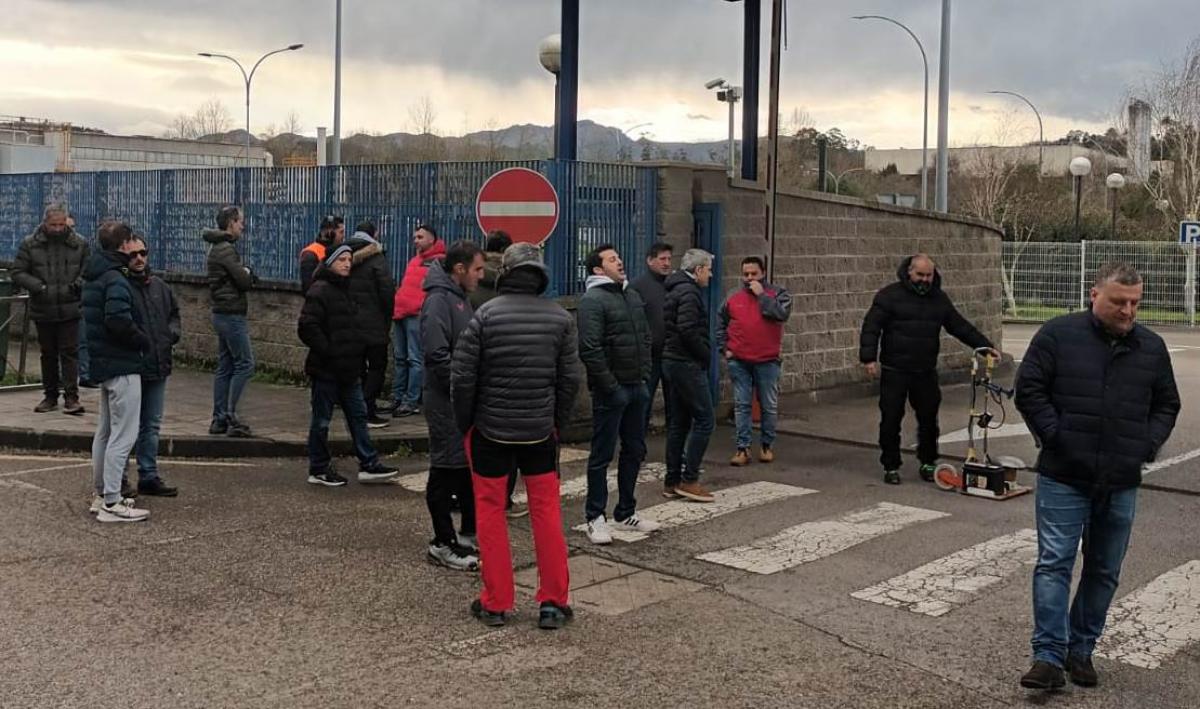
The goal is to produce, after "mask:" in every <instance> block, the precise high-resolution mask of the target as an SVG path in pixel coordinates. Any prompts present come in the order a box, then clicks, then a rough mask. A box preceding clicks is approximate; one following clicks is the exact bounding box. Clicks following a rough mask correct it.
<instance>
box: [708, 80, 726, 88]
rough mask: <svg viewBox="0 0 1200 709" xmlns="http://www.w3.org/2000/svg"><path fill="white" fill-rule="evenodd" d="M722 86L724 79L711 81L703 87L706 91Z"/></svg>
mask: <svg viewBox="0 0 1200 709" xmlns="http://www.w3.org/2000/svg"><path fill="white" fill-rule="evenodd" d="M724 85H725V80H724V79H713V80H712V81H710V82H708V83H706V84H705V85H704V88H706V89H715V88H717V87H718V86H724Z"/></svg>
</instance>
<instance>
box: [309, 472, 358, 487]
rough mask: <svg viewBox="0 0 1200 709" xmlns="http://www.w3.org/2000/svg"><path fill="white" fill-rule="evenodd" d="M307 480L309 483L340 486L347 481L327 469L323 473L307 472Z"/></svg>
mask: <svg viewBox="0 0 1200 709" xmlns="http://www.w3.org/2000/svg"><path fill="white" fill-rule="evenodd" d="M308 482H309V484H310V485H324V486H325V487H341V486H343V485H345V484H346V483H347V482H348V481H347V480H346V478H343V477H342V476H341V475H338V474H337V473H335V472H333V471H332V470H327V471H325V472H323V473H309V474H308Z"/></svg>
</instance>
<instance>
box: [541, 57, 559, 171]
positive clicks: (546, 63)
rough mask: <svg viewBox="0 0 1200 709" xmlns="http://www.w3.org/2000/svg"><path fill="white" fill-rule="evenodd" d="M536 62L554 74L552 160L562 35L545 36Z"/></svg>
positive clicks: (556, 125)
mask: <svg viewBox="0 0 1200 709" xmlns="http://www.w3.org/2000/svg"><path fill="white" fill-rule="evenodd" d="M538 61H540V62H541V63H542V68H543V69H545V70H546V71H548V72H550V73H551V74H554V158H555V159H556V160H557V159H558V157H559V155H558V115H559V110H560V108H561V107H562V105H561V102H562V96H561V94H562V82H561V81H559V73H560V72H561V71H562V35H561V34H552V35H547V36H546V38H545V39H543V40H542V42H541V44H539V45H538Z"/></svg>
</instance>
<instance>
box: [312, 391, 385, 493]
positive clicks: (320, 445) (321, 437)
mask: <svg viewBox="0 0 1200 709" xmlns="http://www.w3.org/2000/svg"><path fill="white" fill-rule="evenodd" d="M335 402H336V403H337V404H338V405H339V406H341V407H342V413H343V414H344V415H345V417H346V429H347V430H348V431H349V432H350V440H352V441H353V442H354V455H355V456H357V457H358V462H359V465H360V469H361V470H366V469H368V468H374V467H375V466H376V465H378V464H379V454H378V453H376V452H375V446H373V445H371V436H370V435H369V434H368V433H367V402H366V401H365V400H364V399H363V393H362V382H361V381H360V380H357V379H356V380H354V381H352V382H345V383H342V382H335V381H331V380H327V379H313V380H312V419H311V421H310V423H309V426H308V470H309V472H312V473H324V472H328V471H329V463H330V461H331V460H332V459H333V455H332V454H331V453H330V452H329V422H330V421H331V420H332V419H333V405H334V403H335Z"/></svg>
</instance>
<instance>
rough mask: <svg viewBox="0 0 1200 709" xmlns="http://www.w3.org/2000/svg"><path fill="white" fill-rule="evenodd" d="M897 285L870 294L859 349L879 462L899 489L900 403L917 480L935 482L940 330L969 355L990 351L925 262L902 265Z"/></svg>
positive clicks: (921, 258)
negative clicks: (911, 424) (910, 425)
mask: <svg viewBox="0 0 1200 709" xmlns="http://www.w3.org/2000/svg"><path fill="white" fill-rule="evenodd" d="M896 278H897V282H895V283H892V284H891V285H888V286H885V287H884V288H882V289H880V290H879V292H878V293H876V294H875V300H874V301H872V303H871V309H870V310H868V311H867V316H866V318H864V319H863V326H862V334H861V335H860V337H859V350H858V358H859V361H861V362H862V363H863V365H864V366H865V368H866V371H867V374H868V375H869V376H871V377H878V378H879V411H880V419H879V448H880V451H881V452H880V456H879V462H880V463H881V464H882V465H883V481H884V482H885V483H888V484H889V485H899V484H900V423H901V422H902V421H903V420H904V402H905V401H906V400H907V401H908V402H909V403H911V404H912V407H913V411H914V412H916V414H917V459H918V460H920V462H921V468H920V474H921V479H922V480H925V481H927V482H929V481H932V480H933V472H934V470H935V469H936V467H937V458H938V447H937V445H938V407H939V406H940V405H941V403H942V392H941V389H940V388H939V387H938V376H937V359H938V351H939V350H940V348H941V335H942V328H946V332H948V333H950V334H951V335H953V336H954V337H956V338H958V340H960V341H961V342H962V343H964V344H965V345H967V346H968V347H971V348H972V349H976V348H979V347H988V348H991V347H992V343H991V342H989V341H988V339H987V338H986V337H984V336H983V334H982V333H980V332H979V330H977V329H976V328H975V326H974V325H972V324H971V323H969V322H967V320H966V318H964V317H963V316H962V315H960V314H959V312H958V310H956V309H955V308H954V303H952V302H950V296H948V295H946V294H945V293H944V292H943V291H942V276H941V274H940V273H939V272H938V270H937V266H936V264H934V262H933V259H931V258H930V257H929V256H928V255H926V254H914V255H912V256H909V257H908V258H906V259H904V261H902V262H901V263H900V268H898V269H897V270H896ZM996 354H999V353H998V352H997V353H996Z"/></svg>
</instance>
